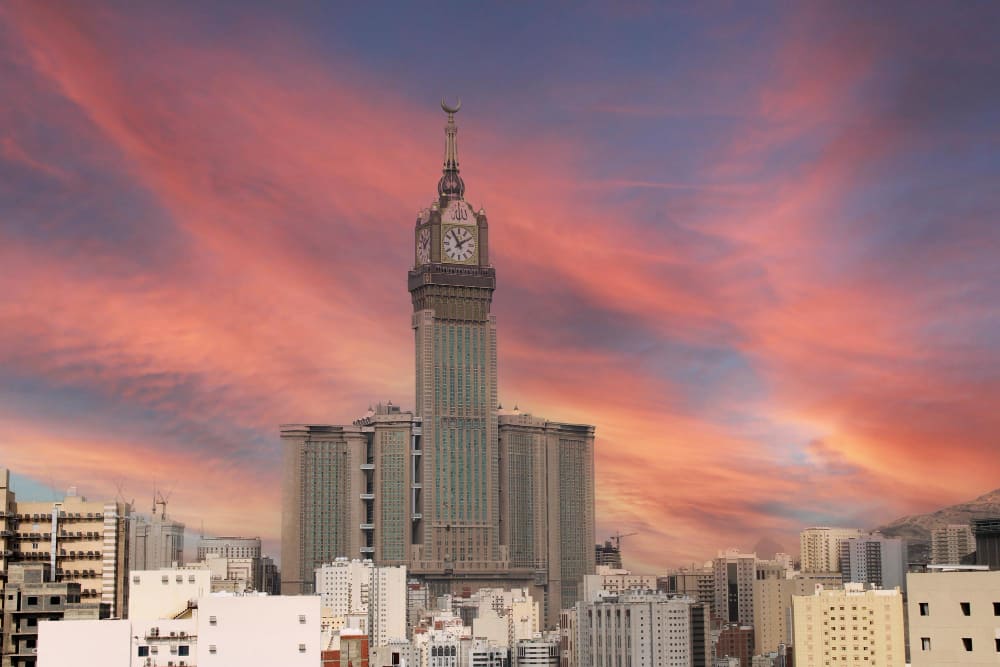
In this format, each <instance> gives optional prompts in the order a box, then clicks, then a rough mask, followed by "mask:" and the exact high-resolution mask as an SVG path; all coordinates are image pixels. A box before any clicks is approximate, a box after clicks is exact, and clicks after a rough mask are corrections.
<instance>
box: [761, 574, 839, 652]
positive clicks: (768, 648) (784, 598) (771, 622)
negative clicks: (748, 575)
mask: <svg viewBox="0 0 1000 667" xmlns="http://www.w3.org/2000/svg"><path fill="white" fill-rule="evenodd" d="M817 585H821V586H823V587H824V588H826V589H837V588H843V583H842V578H841V575H840V574H838V573H836V572H829V573H819V572H814V573H808V572H802V573H799V574H797V575H796V576H795V577H793V578H791V579H777V578H772V579H758V580H756V581H754V582H753V621H754V625H753V629H754V650H755V651H756V652H757V653H758V654H761V653H780V652H781V647H782V646H783V645H784V646H787V645H789V644H791V642H792V596H794V595H812V594H813V593H814V592H815V591H816V586H817Z"/></svg>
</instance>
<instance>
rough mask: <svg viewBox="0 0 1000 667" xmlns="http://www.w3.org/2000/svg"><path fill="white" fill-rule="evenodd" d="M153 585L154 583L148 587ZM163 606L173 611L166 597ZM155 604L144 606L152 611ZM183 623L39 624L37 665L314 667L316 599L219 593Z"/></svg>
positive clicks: (202, 602) (317, 654)
mask: <svg viewBox="0 0 1000 667" xmlns="http://www.w3.org/2000/svg"><path fill="white" fill-rule="evenodd" d="M150 583H155V582H150ZM164 595H165V598H166V599H165V600H164V601H163V603H162V607H163V608H164V609H168V608H170V606H171V605H170V603H169V599H170V598H171V597H172V596H171V595H170V594H169V593H166V592H165V594H164ZM152 606H153V603H151V602H148V603H145V604H143V605H142V607H143V608H144V609H149V608H151V607H152ZM184 615H185V617H184V618H177V619H175V618H156V619H144V620H137V619H131V618H130V619H124V620H100V621H89V620H87V621H54V622H53V621H43V622H41V623H39V628H38V633H39V641H38V647H39V650H38V665H39V667H66V666H67V665H73V667H126V666H128V667H168V666H170V665H173V666H174V667H188V666H191V667H193V666H194V665H198V666H199V667H223V666H225V667H229V666H231V665H281V666H282V667H296V666H300V667H306V666H308V667H316V665H318V664H319V662H320V644H319V642H320V627H319V615H320V608H319V598H318V597H316V596H267V595H262V594H247V595H231V594H226V593H218V594H212V595H206V596H203V597H201V598H199V599H198V600H197V605H196V606H194V607H191V608H186V610H185V612H184Z"/></svg>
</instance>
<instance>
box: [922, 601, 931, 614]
mask: <svg viewBox="0 0 1000 667" xmlns="http://www.w3.org/2000/svg"><path fill="white" fill-rule="evenodd" d="M929 613H930V605H929V604H928V603H927V602H921V603H920V615H921V616H927V615H928V614H929Z"/></svg>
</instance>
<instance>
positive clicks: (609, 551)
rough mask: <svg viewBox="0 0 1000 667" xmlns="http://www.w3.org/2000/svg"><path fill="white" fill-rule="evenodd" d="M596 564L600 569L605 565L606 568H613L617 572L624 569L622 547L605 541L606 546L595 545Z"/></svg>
mask: <svg viewBox="0 0 1000 667" xmlns="http://www.w3.org/2000/svg"><path fill="white" fill-rule="evenodd" d="M594 564H595V565H597V566H598V567H600V566H601V565H604V566H606V567H613V568H615V569H617V570H620V569H622V550H621V547H620V546H618V545H615V544H612V543H611V540H605V541H604V544H595V545H594Z"/></svg>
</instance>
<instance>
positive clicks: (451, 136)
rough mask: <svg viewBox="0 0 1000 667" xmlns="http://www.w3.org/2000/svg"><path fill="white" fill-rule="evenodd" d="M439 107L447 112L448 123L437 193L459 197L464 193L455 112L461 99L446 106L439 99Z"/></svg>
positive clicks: (445, 128) (453, 197) (442, 195)
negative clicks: (460, 172) (459, 166)
mask: <svg viewBox="0 0 1000 667" xmlns="http://www.w3.org/2000/svg"><path fill="white" fill-rule="evenodd" d="M441 108H442V109H444V112H445V113H446V114H448V124H447V125H445V126H444V135H445V137H446V140H445V144H444V169H443V170H442V172H443V173H442V176H441V180H440V181H438V195H439V196H441V197H445V198H448V199H461V198H462V197H463V196H464V195H465V183H464V182H463V181H462V177H461V176H459V175H458V126H457V125H455V114H456V113H458V110H459V109H461V108H462V100H459V101H458V104H456V105H455V106H453V107H452V106H448V104H447V103H445V101H444V100H441Z"/></svg>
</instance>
